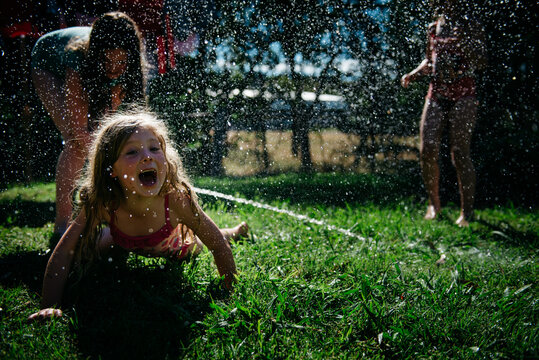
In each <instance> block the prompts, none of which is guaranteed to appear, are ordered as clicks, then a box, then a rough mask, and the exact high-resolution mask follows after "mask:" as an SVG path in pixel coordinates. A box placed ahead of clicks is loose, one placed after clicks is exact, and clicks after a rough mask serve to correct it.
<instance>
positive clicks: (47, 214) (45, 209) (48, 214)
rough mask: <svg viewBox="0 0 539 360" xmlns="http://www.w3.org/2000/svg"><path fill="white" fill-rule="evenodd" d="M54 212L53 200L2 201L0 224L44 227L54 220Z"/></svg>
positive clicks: (0, 204) (0, 203)
mask: <svg viewBox="0 0 539 360" xmlns="http://www.w3.org/2000/svg"><path fill="white" fill-rule="evenodd" d="M54 214H55V204H54V203H53V202H38V201H28V200H21V199H19V198H17V199H15V200H13V201H5V200H4V201H0V226H21V227H23V226H28V227H42V226H43V225H45V224H46V223H49V222H53V221H54V216H55V215H54Z"/></svg>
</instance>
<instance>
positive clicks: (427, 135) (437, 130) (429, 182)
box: [419, 99, 445, 220]
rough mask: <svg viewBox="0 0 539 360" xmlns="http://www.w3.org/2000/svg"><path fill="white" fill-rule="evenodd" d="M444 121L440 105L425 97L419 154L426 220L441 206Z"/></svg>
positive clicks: (431, 217) (430, 218)
mask: <svg viewBox="0 0 539 360" xmlns="http://www.w3.org/2000/svg"><path fill="white" fill-rule="evenodd" d="M444 123H445V120H444V112H443V111H442V108H441V107H440V105H439V104H438V103H436V101H434V100H432V99H426V101H425V107H424V108H423V113H422V115H421V125H420V132H419V138H420V148H419V154H420V162H421V173H422V176H423V182H424V183H425V188H426V190H427V195H428V197H429V206H428V208H427V212H426V214H425V219H427V220H432V219H434V218H436V216H437V215H438V213H439V212H440V208H441V205H440V195H439V183H440V168H439V166H438V157H439V153H440V143H441V138H442V131H443V127H444Z"/></svg>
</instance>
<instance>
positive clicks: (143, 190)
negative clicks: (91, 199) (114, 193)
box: [111, 128, 167, 197]
mask: <svg viewBox="0 0 539 360" xmlns="http://www.w3.org/2000/svg"><path fill="white" fill-rule="evenodd" d="M166 174H167V162H166V159H165V154H164V153H163V149H162V147H161V144H160V142H159V139H158V138H157V136H156V135H155V133H154V132H153V131H152V130H150V129H145V128H139V129H137V130H136V131H135V132H134V133H133V134H132V135H131V136H130V137H129V139H128V140H127V142H126V143H125V145H124V146H123V148H122V150H121V151H120V156H119V157H118V159H117V160H116V162H115V163H114V165H113V166H112V174H111V175H112V176H113V177H117V178H118V180H119V182H120V185H121V186H122V190H123V191H124V194H125V195H129V194H134V195H139V196H144V197H150V196H155V195H157V194H159V191H160V190H161V187H162V186H163V184H164V183H165V179H166Z"/></svg>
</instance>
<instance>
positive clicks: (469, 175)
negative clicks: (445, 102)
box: [449, 97, 477, 226]
mask: <svg viewBox="0 0 539 360" xmlns="http://www.w3.org/2000/svg"><path fill="white" fill-rule="evenodd" d="M476 114H477V101H476V99H475V98H473V97H468V98H464V99H460V100H458V101H457V103H456V104H455V107H454V108H453V109H452V110H451V112H450V113H449V123H450V125H449V134H450V138H451V159H452V160H453V164H454V165H455V169H456V171H457V180H458V184H459V191H460V216H459V218H458V219H457V221H456V223H457V225H459V226H468V225H469V221H470V219H471V218H472V216H473V204H474V196H475V169H474V166H473V163H472V159H471V157H470V144H471V140H472V132H473V128H474V125H475V118H476Z"/></svg>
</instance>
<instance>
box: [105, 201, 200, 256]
mask: <svg viewBox="0 0 539 360" xmlns="http://www.w3.org/2000/svg"><path fill="white" fill-rule="evenodd" d="M114 218H115V216H114V214H112V215H111V217H110V225H109V226H110V234H111V236H112V239H113V241H114V243H115V244H117V245H119V246H121V247H122V248H124V249H127V250H130V251H134V252H136V253H139V254H140V255H144V256H149V257H154V256H155V257H176V258H183V257H184V256H185V255H186V254H187V252H188V250H189V247H190V246H191V245H192V244H193V240H194V235H193V234H192V232H191V231H190V230H189V229H188V228H187V227H186V226H185V225H183V224H178V226H176V227H175V228H174V227H172V224H171V223H170V215H169V207H168V194H167V195H165V225H163V227H161V229H159V230H158V231H155V232H153V233H151V234H149V235H143V236H130V235H127V234H125V233H123V232H122V231H120V229H118V228H117V227H116V225H115V224H114Z"/></svg>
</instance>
